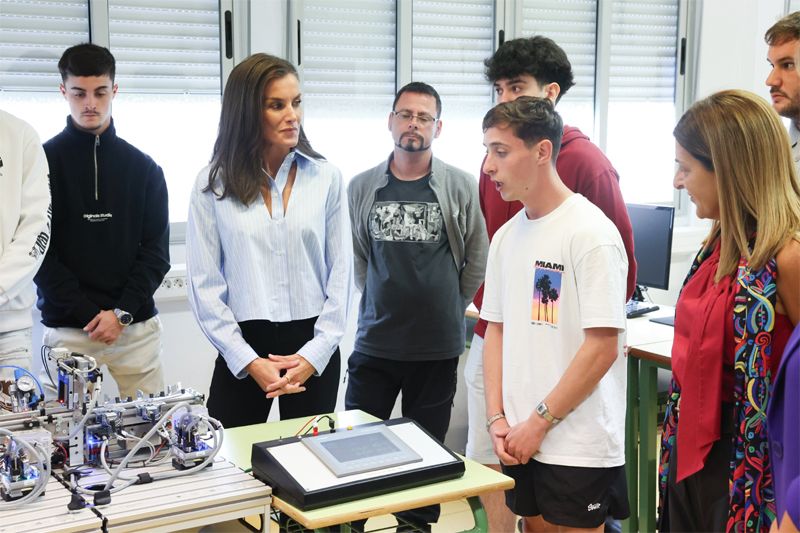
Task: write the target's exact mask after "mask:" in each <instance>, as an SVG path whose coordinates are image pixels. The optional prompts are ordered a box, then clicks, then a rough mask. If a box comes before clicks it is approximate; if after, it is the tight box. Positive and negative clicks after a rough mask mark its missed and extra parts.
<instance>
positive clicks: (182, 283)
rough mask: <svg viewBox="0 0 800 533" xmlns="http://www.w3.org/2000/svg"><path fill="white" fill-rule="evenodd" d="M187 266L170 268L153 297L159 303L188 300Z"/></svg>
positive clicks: (178, 265) (179, 265) (181, 265)
mask: <svg viewBox="0 0 800 533" xmlns="http://www.w3.org/2000/svg"><path fill="white" fill-rule="evenodd" d="M186 285H187V284H186V265H185V264H177V265H173V266H172V268H170V270H169V272H167V275H166V276H164V280H163V281H162V282H161V285H160V286H159V287H158V289H157V290H156V292H155V294H154V295H153V297H154V298H155V300H156V301H157V302H159V301H160V302H163V301H167V300H184V299H186Z"/></svg>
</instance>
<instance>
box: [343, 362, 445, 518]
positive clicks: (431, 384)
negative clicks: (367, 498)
mask: <svg viewBox="0 0 800 533" xmlns="http://www.w3.org/2000/svg"><path fill="white" fill-rule="evenodd" d="M347 371H348V378H347V393H346V394H345V406H346V408H347V409H361V410H362V411H365V412H367V413H369V414H371V415H372V416H374V417H377V418H380V419H381V420H386V419H388V418H389V417H390V416H391V414H392V408H393V407H394V403H395V401H396V400H397V395H398V394H399V393H401V392H402V394H403V400H402V413H403V416H405V417H408V418H410V419H412V420H414V421H415V422H417V423H418V424H419V425H420V426H422V427H423V428H425V429H426V430H427V431H428V432H429V433H430V434H431V435H433V436H434V437H436V439H438V440H439V441H440V442H444V437H445V435H446V434H447V428H448V427H449V426H450V414H451V412H452V408H453V398H454V397H455V394H456V380H457V373H458V357H454V358H452V359H444V360H441V361H393V360H390V359H381V358H379V357H371V356H369V355H365V354H363V353H361V352H353V354H352V355H351V356H350V359H349V360H348V364H347ZM439 513H440V507H439V506H438V505H430V506H427V507H420V508H418V509H413V510H411V511H404V512H402V513H396V514H395V516H397V518H398V519H402V520H405V521H406V522H409V523H411V524H414V525H416V526H419V527H420V528H421V529H429V527H430V526H428V524H430V523H433V522H436V521H437V520H439ZM356 526H357V525H356ZM357 529H359V528H358V526H357Z"/></svg>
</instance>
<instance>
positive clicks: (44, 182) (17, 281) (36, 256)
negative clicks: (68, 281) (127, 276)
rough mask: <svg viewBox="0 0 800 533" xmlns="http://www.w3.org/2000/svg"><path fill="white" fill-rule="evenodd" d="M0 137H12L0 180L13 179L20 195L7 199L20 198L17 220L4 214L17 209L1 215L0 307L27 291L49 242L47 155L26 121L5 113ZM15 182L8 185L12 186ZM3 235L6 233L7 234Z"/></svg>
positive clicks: (10, 212) (16, 199)
mask: <svg viewBox="0 0 800 533" xmlns="http://www.w3.org/2000/svg"><path fill="white" fill-rule="evenodd" d="M0 130H2V131H0V138H2V139H3V140H4V141H5V140H7V139H11V140H12V142H11V143H9V144H6V146H11V147H13V148H12V149H13V151H12V152H9V151H7V150H5V149H4V150H3V154H2V155H3V156H4V157H5V161H4V165H3V166H0V173H2V174H3V175H4V176H3V179H2V180H3V182H4V183H5V182H11V181H16V182H17V184H18V185H17V186H18V187H19V191H20V194H19V196H18V197H16V198H5V199H3V204H5V203H6V202H8V201H10V202H15V201H19V204H18V208H19V210H18V213H19V216H18V218H16V217H15V218H16V220H9V219H7V218H6V215H8V214H13V213H14V212H15V211H17V209H13V208H12V209H8V210H7V209H6V206H5V205H4V206H3V211H5V213H3V214H2V216H0V220H2V223H3V225H4V226H5V227H4V228H2V235H3V236H4V237H3V241H4V242H2V243H0V307H2V306H3V305H5V304H7V303H8V302H9V300H11V299H13V298H15V297H16V296H17V295H19V294H20V293H21V292H22V291H24V290H26V289H27V288H28V287H29V286H30V283H31V281H32V280H33V276H34V275H35V274H36V272H37V270H39V266H40V265H41V263H42V260H43V259H44V255H45V252H47V246H48V245H49V243H50V218H51V210H50V185H49V181H48V166H47V158H46V157H45V153H44V150H43V149H42V144H41V142H40V141H39V136H38V135H37V134H36V131H35V130H34V129H33V128H32V127H31V126H29V125H28V124H27V123H25V122H23V121H21V120H19V119H16V118H15V117H13V116H11V115H8V114H6V113H3V114H2V115H0ZM15 188H16V187H14V186H13V185H12V186H11V189H15ZM7 237H10V239H9V238H7Z"/></svg>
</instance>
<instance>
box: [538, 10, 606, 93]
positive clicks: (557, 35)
mask: <svg viewBox="0 0 800 533" xmlns="http://www.w3.org/2000/svg"><path fill="white" fill-rule="evenodd" d="M532 35H543V36H545V37H549V38H550V39H552V40H553V41H555V42H556V44H558V45H559V46H560V47H561V48H563V49H564V51H565V52H566V53H567V57H568V58H569V61H570V63H571V64H572V72H573V74H574V75H575V86H574V87H573V88H571V89H570V90H569V99H570V101H571V102H572V103H575V102H576V101H588V102H590V101H592V100H593V99H594V80H595V43H596V40H597V39H596V37H597V0H524V2H523V4H522V36H523V37H529V36H532Z"/></svg>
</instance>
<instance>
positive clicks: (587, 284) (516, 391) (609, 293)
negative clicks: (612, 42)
mask: <svg viewBox="0 0 800 533" xmlns="http://www.w3.org/2000/svg"><path fill="white" fill-rule="evenodd" d="M562 128H563V125H562V122H561V118H560V117H559V115H558V114H557V113H556V112H555V110H554V109H553V104H552V103H551V102H550V101H549V100H547V99H544V98H533V97H521V98H519V99H517V100H515V101H513V102H508V103H504V104H500V105H498V106H496V107H495V108H494V109H492V110H491V111H489V113H487V115H486V117H485V118H484V121H483V129H484V144H485V145H486V147H487V157H486V161H485V162H484V169H483V170H484V172H486V173H487V174H488V175H489V176H490V177H491V179H492V181H493V182H494V184H495V186H496V187H497V189H498V190H499V191H500V195H501V196H502V197H503V200H505V201H514V200H518V201H520V202H522V204H523V206H524V209H523V210H522V211H520V212H519V213H517V215H515V216H514V217H513V218H512V219H511V220H509V221H508V222H507V223H506V224H505V225H504V226H503V227H501V228H500V230H498V232H497V233H496V234H495V236H494V239H493V241H492V243H491V245H490V249H489V261H488V264H487V274H486V285H485V287H486V291H485V296H484V301H483V307H482V309H481V318H484V319H485V320H487V321H488V322H489V326H488V329H487V332H486V339H485V345H484V380H485V387H486V388H485V390H486V408H487V410H486V413H487V415H488V420H487V422H486V426H487V430H488V431H489V432H490V434H491V436H492V442H493V444H494V449H495V452H496V453H497V456H498V457H499V458H500V461H501V463H502V464H503V471H504V472H505V473H506V474H508V475H510V476H511V477H513V478H514V479H515V482H516V486H515V488H514V489H513V490H511V491H508V492H507V493H506V504H507V505H508V506H509V508H510V509H511V510H512V511H513V512H514V513H515V514H518V515H521V516H523V518H524V524H523V525H524V531H546V530H552V529H554V528H555V527H569V528H575V529H587V530H594V531H602V528H603V524H604V521H605V519H606V517H607V516H613V517H614V518H617V519H622V518H626V517H627V516H628V515H629V509H628V502H627V496H626V494H627V489H626V484H625V469H624V462H625V459H624V428H625V386H626V380H625V363H624V360H623V358H622V357H621V354H622V347H623V341H624V338H623V337H624V331H625V290H626V276H627V265H628V264H627V257H626V253H625V248H624V246H623V243H622V239H621V237H620V235H619V231H618V230H617V229H616V227H615V226H614V224H613V223H612V222H611V221H610V220H609V219H608V218H606V216H605V215H604V214H603V213H602V211H600V209H599V208H597V207H596V206H594V205H593V204H592V203H591V202H589V201H588V200H587V199H586V198H584V197H583V196H581V195H580V194H575V193H573V192H572V191H570V190H569V188H567V186H566V185H564V183H563V182H562V181H561V179H560V178H559V176H558V173H557V172H556V169H555V161H556V158H557V156H558V150H559V148H560V144H561V135H562Z"/></svg>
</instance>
